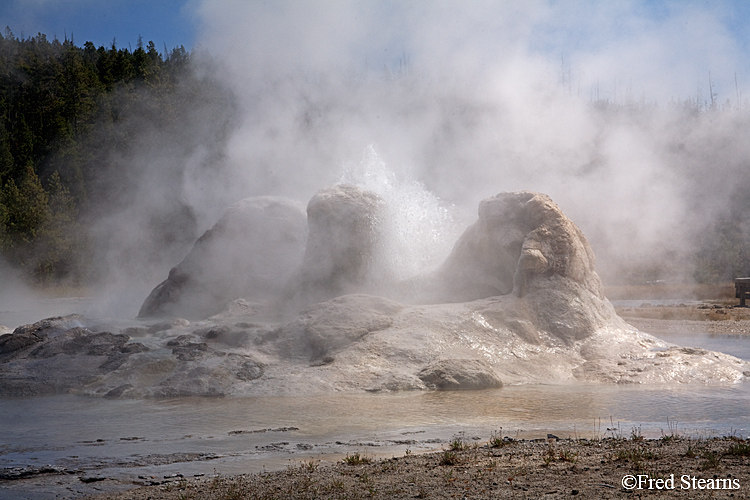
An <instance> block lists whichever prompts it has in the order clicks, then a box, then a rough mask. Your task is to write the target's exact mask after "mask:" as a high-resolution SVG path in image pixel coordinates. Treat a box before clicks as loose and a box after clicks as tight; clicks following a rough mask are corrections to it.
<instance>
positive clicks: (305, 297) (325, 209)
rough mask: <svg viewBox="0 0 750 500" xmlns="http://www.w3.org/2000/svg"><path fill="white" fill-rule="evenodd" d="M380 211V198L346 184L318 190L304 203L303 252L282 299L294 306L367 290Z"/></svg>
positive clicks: (371, 277) (382, 212) (371, 279)
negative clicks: (305, 212) (305, 209)
mask: <svg viewBox="0 0 750 500" xmlns="http://www.w3.org/2000/svg"><path fill="white" fill-rule="evenodd" d="M384 216H385V202H384V201H383V199H382V198H380V196H378V195H377V194H375V193H372V192H370V191H365V190H363V189H361V188H359V187H356V186H350V185H346V184H341V185H336V186H333V187H331V188H327V189H323V190H321V191H318V192H317V193H316V194H315V196H313V197H312V199H311V200H310V202H309V203H308V205H307V223H308V227H309V233H308V238H307V246H306V247H305V256H304V259H303V261H302V266H301V267H300V269H299V271H298V273H297V274H296V275H295V277H294V278H293V279H292V280H291V282H290V283H289V285H288V287H287V290H288V292H287V295H286V297H285V300H286V301H287V302H288V303H291V304H292V305H293V306H294V307H299V306H304V305H307V304H311V303H314V302H321V301H323V300H328V299H331V298H334V297H338V296H339V295H344V294H348V293H368V292H372V289H373V282H374V281H375V280H374V273H375V272H376V270H375V269H374V268H373V262H374V255H375V251H376V245H377V244H378V242H379V240H380V237H381V225H382V219H383V217H384Z"/></svg>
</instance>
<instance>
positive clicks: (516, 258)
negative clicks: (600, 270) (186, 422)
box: [0, 186, 750, 397]
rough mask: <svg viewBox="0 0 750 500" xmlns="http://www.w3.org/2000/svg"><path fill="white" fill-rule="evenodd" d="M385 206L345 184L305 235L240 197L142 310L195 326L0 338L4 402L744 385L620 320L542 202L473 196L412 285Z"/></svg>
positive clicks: (288, 219)
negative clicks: (385, 251) (391, 247)
mask: <svg viewBox="0 0 750 500" xmlns="http://www.w3.org/2000/svg"><path fill="white" fill-rule="evenodd" d="M384 203H385V202H384V201H383V200H382V199H381V198H380V197H378V196H377V195H375V194H373V193H370V192H367V191H364V190H362V189H360V188H357V187H354V186H335V187H333V188H329V189H326V190H323V191H321V192H319V193H318V194H317V195H316V196H315V197H313V199H312V200H311V201H310V204H309V205H308V209H307V214H308V217H307V223H308V227H309V229H307V228H305V227H304V226H303V225H302V224H301V223H300V220H303V219H304V215H301V212H299V211H296V210H297V209H295V208H294V204H293V202H289V201H285V200H279V199H270V198H259V199H249V200H246V201H244V202H241V203H240V204H238V205H237V206H236V207H235V208H234V209H232V210H230V211H229V212H228V214H227V215H225V217H223V218H222V220H221V221H219V222H218V223H217V225H216V226H215V227H214V228H212V229H211V230H209V231H208V232H207V233H206V234H205V235H204V236H203V237H201V239H200V240H198V242H196V245H195V247H194V249H193V251H192V252H191V253H190V255H188V257H187V258H186V259H185V260H184V261H183V262H182V263H180V264H179V265H178V266H177V267H175V268H174V269H173V270H172V271H171V272H170V276H169V278H168V279H167V281H165V282H164V283H162V284H161V285H159V286H158V287H157V288H156V289H154V291H153V292H152V293H151V295H150V296H149V297H148V299H147V300H146V302H145V303H144V306H143V308H142V309H141V315H142V316H152V315H166V316H167V317H170V316H174V315H177V314H179V315H180V316H191V317H193V318H201V317H203V318H204V319H197V320H195V321H194V322H192V323H191V322H189V321H188V320H186V319H180V318H175V319H171V320H169V321H163V320H162V321H160V322H155V321H154V320H150V321H148V320H141V321H139V322H137V323H135V324H133V325H129V326H128V327H127V328H121V329H120V330H119V331H116V332H115V333H107V327H106V326H97V325H96V324H94V323H93V322H92V321H90V320H86V319H85V318H80V317H75V318H62V319H58V320H54V321H45V322H40V323H36V324H34V325H29V326H26V327H21V328H18V329H16V331H15V332H14V333H13V334H12V335H5V336H2V337H0V394H40V393H48V392H77V393H85V394H91V395H100V396H106V397H154V396H156V397H160V396H188V395H190V396H193V395H198V396H217V395H237V396H243V395H263V394H274V395H278V394H311V393H316V392H330V391H361V390H368V391H381V390H411V389H420V390H424V389H435V390H462V389H482V388H489V387H499V386H501V385H502V384H518V383H565V382H574V381H588V382H612V383H652V382H654V383H657V382H698V383H726V382H737V381H740V380H742V379H744V378H746V377H747V376H750V367H748V363H746V362H744V361H742V360H739V359H737V358H734V357H732V356H728V355H724V354H721V353H713V352H709V351H706V350H703V349H691V348H680V347H676V346H670V345H668V344H666V343H664V342H662V341H660V340H659V339H657V338H655V337H653V336H651V335H647V334H644V333H641V332H639V331H638V330H637V329H635V328H634V327H632V326H630V325H628V324H627V323H625V322H624V321H623V320H622V319H620V318H619V317H618V316H617V315H616V313H615V311H614V308H613V307H612V305H611V304H610V303H609V301H608V300H607V299H606V298H605V297H604V295H603V293H602V287H601V283H600V280H599V277H598V275H597V274H596V271H595V266H594V255H593V252H592V251H591V248H590V246H589V244H588V242H587V241H586V238H585V237H584V235H583V234H582V233H581V231H580V229H578V227H576V225H575V224H573V223H572V222H571V221H570V220H569V219H568V218H567V217H566V216H565V215H564V214H563V213H562V212H561V211H560V209H559V208H558V207H557V205H555V204H554V203H553V202H552V200H550V198H549V197H547V196H545V195H542V194H538V193H531V192H515V193H502V194H499V195H497V196H494V197H492V198H488V199H486V200H484V201H482V202H481V204H480V206H479V218H478V220H477V222H476V223H475V224H473V225H472V226H470V227H469V228H467V229H466V231H465V232H464V234H463V235H462V236H461V237H460V238H459V240H458V241H457V243H456V244H455V247H454V249H453V251H452V252H451V254H450V255H449V256H448V258H447V259H446V260H445V262H444V263H443V264H442V265H441V266H440V267H439V268H438V269H437V270H435V271H434V272H432V273H431V274H429V275H426V276H421V277H415V278H413V279H410V280H409V281H408V283H386V282H384V278H383V277H384V276H386V277H387V276H390V275H391V274H390V273H388V272H386V271H387V270H384V269H379V268H378V266H379V265H382V264H379V263H382V262H384V260H383V259H377V258H374V257H375V256H376V254H377V252H378V251H379V249H381V248H382V247H381V245H380V241H381V240H380V238H381V227H382V223H383V220H382V218H383V217H385V216H386V215H385V214H386V213H387V211H386V210H384V206H385V205H384ZM235 220H236V221H237V222H233V221H235ZM308 230H309V236H307V233H308ZM219 240H221V244H219V243H218V242H219ZM214 242H217V243H216V244H215V247H214V246H213V245H214ZM305 242H306V243H305ZM227 243H228V244H229V245H228V246H227ZM266 243H267V244H270V247H269V246H265V244H266ZM224 259H228V260H227V262H226V263H228V264H229V265H228V266H225V265H224ZM227 277H230V278H231V280H230V282H231V283H232V284H231V286H227V287H226V288H224V289H221V287H220V285H221V283H223V280H224V279H226V278H227ZM279 277H282V278H283V279H282V280H281V281H279V280H278V278H279ZM220 308H221V309H222V310H221V312H219V313H218V314H214V315H213V316H210V317H208V318H205V315H206V314H211V312H213V311H214V310H217V309H220ZM81 367H85V373H86V376H81V375H82V374H81V373H80V370H79V368H81ZM53 381H54V383H52V382H53Z"/></svg>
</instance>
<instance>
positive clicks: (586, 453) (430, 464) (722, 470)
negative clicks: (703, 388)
mask: <svg viewBox="0 0 750 500" xmlns="http://www.w3.org/2000/svg"><path fill="white" fill-rule="evenodd" d="M749 447H750V444H749V443H748V441H746V440H742V439H738V438H735V437H730V438H721V439H709V440H698V441H693V440H688V439H685V438H681V437H679V436H676V435H675V436H672V438H671V439H669V440H668V441H665V440H662V439H659V440H645V439H641V438H632V437H631V439H625V438H605V439H594V440H584V439H581V440H578V439H565V440H560V441H552V440H543V439H540V440H534V441H511V442H509V443H507V444H506V445H504V446H503V447H502V448H495V447H492V444H491V443H483V444H482V445H481V446H477V447H473V446H469V447H464V448H463V449H460V450H443V451H442V452H438V453H431V454H424V455H411V456H406V457H399V458H395V457H394V458H392V459H386V460H373V461H372V462H370V463H367V464H360V465H349V464H346V463H344V462H338V463H337V464H334V465H331V466H321V467H315V468H311V467H307V466H303V467H290V468H288V469H287V470H285V471H278V472H271V473H263V474H255V475H243V476H236V477H222V476H219V477H215V478H213V479H202V480H193V481H182V482H180V483H179V484H176V485H174V486H172V487H167V486H155V487H148V488H141V489H137V490H131V491H128V492H125V493H118V494H110V495H104V496H100V497H97V498H100V499H101V498H109V499H118V500H124V499H128V500H146V499H151V500H157V499H168V500H172V499H179V500H187V499H195V500H197V499H201V500H233V499H241V498H242V499H250V498H253V499H271V498H275V499H313V498H327V499H365V498H378V499H407V498H446V499H448V498H477V499H478V498H482V499H484V498H550V499H553V498H570V497H571V496H573V495H574V496H576V498H585V499H602V498H635V497H634V496H632V494H633V493H635V494H638V493H644V492H638V491H635V492H628V491H626V490H624V489H622V487H621V480H622V478H623V476H624V475H626V474H647V475H649V476H650V477H653V478H660V477H668V476H669V475H670V474H674V475H676V476H677V477H678V478H679V477H681V475H689V476H691V477H692V476H695V477H698V478H716V477H722V478H732V479H734V480H736V481H738V482H739V484H740V485H741V486H742V490H740V491H739V492H738V491H720V492H701V491H691V490H679V489H677V490H675V491H669V492H667V493H668V496H667V497H663V498H696V497H700V498H703V497H705V495H701V493H709V494H712V497H713V493H720V494H719V495H716V496H717V497H720V498H727V497H729V496H730V494H735V495H734V496H735V497H739V498H744V496H742V495H743V494H744V491H745V488H746V487H747V485H750V467H749V466H750V457H748V453H750V452H748V451H747V450H748V448H749ZM446 455H448V459H446ZM678 481H679V479H678ZM737 493H739V494H740V495H739V496H738V495H736V494H737ZM696 495H697V496H696ZM638 497H640V496H639V495H638ZM649 497H650V495H649ZM655 498H662V497H661V496H658V495H656V496H655Z"/></svg>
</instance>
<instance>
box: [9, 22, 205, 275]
mask: <svg viewBox="0 0 750 500" xmlns="http://www.w3.org/2000/svg"><path fill="white" fill-rule="evenodd" d="M165 51H166V48H165ZM190 58H191V56H190V54H189V53H188V52H187V51H186V50H185V48H184V47H178V48H175V49H173V50H172V51H171V52H169V53H166V52H165V53H164V54H162V53H160V52H159V51H157V50H156V47H155V46H154V43H153V42H149V43H148V44H144V43H143V42H142V41H141V40H139V43H138V45H137V47H136V48H135V50H130V49H126V48H118V47H117V46H116V44H115V42H113V43H112V45H111V46H110V47H104V46H101V47H95V46H94V44H93V43H91V42H86V43H85V44H84V45H83V46H82V47H78V46H76V45H75V44H74V42H73V41H72V40H63V41H60V40H58V39H54V40H49V39H47V37H46V36H45V35H43V34H39V35H37V36H35V37H30V38H25V39H22V38H18V37H16V36H15V35H14V34H13V33H12V32H11V30H10V28H6V29H5V32H4V33H3V34H1V35H0V254H2V256H3V257H4V258H5V260H6V261H7V262H8V263H9V264H10V265H12V266H14V267H17V268H20V269H21V270H22V271H23V274H24V275H25V276H26V277H27V278H29V280H30V281H33V282H36V283H37V284H56V283H67V284H74V285H81V284H86V283H89V282H91V281H92V280H95V279H96V269H95V268H94V266H93V265H92V261H91V252H92V242H91V239H90V238H89V237H88V234H87V222H89V221H90V220H91V218H93V217H97V216H100V215H102V214H101V209H102V207H105V206H116V205H117V204H118V203H126V202H127V200H120V199H118V198H119V197H122V196H127V192H128V191H127V189H126V188H127V185H128V182H129V174H130V173H129V172H127V164H126V163H123V162H118V161H117V160H116V159H117V158H118V156H119V157H123V156H125V155H127V153H128V151H129V149H130V148H132V147H133V144H132V140H131V139H132V137H133V136H135V135H136V134H137V133H138V132H139V131H138V127H139V126H140V125H139V124H142V123H143V122H144V120H145V121H148V122H149V123H150V124H151V125H152V126H154V127H156V128H160V129H164V128H170V127H177V126H178V125H179V124H180V123H181V122H182V121H183V120H184V119H185V116H184V114H185V112H186V110H188V109H190V107H191V106H189V103H190V102H192V101H195V100H198V99H200V98H201V97H203V96H205V95H206V94H208V93H210V92H212V91H213V90H215V89H212V88H210V83H207V81H206V80H199V79H198V78H197V77H195V76H194V74H193V72H191V71H189V65H190ZM188 233H189V234H190V236H189V237H192V234H191V233H190V232H189V231H188ZM167 237H168V236H167Z"/></svg>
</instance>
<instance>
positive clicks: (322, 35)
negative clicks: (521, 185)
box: [0, 0, 750, 100]
mask: <svg viewBox="0 0 750 500" xmlns="http://www.w3.org/2000/svg"><path fill="white" fill-rule="evenodd" d="M248 15H250V16H251V17H249V18H248V17H246V16H248ZM358 22H359V23H361V24H358ZM0 25H1V27H2V28H4V27H5V26H8V27H10V29H11V30H12V31H13V32H14V34H15V35H16V36H23V37H29V36H35V35H36V34H37V33H39V32H42V33H45V34H46V35H47V36H48V37H49V38H53V37H57V38H60V39H62V38H64V37H65V36H67V37H69V38H70V37H73V39H74V41H75V42H76V43H77V44H79V45H82V44H83V43H84V42H86V41H92V42H94V44H95V45H96V46H100V45H104V46H109V45H110V44H111V43H112V41H113V39H114V40H116V43H117V46H119V47H131V48H135V46H136V43H137V41H138V37H139V36H142V37H143V41H144V42H148V41H154V43H155V44H156V46H157V48H158V49H159V50H160V51H162V50H164V47H165V46H166V47H167V49H168V50H171V49H172V48H174V47H178V46H180V45H183V46H185V48H187V49H188V50H191V49H193V48H194V47H196V46H201V47H206V48H208V49H209V50H213V51H218V50H222V49H223V48H226V46H227V44H229V43H232V42H234V43H237V42H239V40H235V39H233V38H236V37H238V36H243V35H244V36H245V39H246V42H247V43H246V46H247V45H250V43H249V42H250V40H254V41H257V40H259V39H260V40H265V41H266V42H268V43H269V44H270V43H276V42H280V41H281V38H276V37H277V36H278V35H281V36H284V37H287V38H286V40H289V39H291V40H295V39H296V40H297V41H298V42H299V43H302V44H305V45H306V47H304V48H302V49H300V50H299V52H300V53H301V54H304V56H303V57H309V55H310V52H311V51H310V50H309V47H310V46H311V47H316V44H319V43H324V44H328V46H320V47H316V48H319V49H320V50H318V51H316V53H319V54H321V57H324V56H326V55H331V56H332V57H335V58H336V60H337V61H339V62H340V61H341V60H342V58H344V59H345V58H346V57H349V56H352V57H353V58H356V59H358V60H359V61H361V62H362V64H363V65H364V64H365V63H369V64H371V65H372V64H379V63H380V62H381V60H382V59H383V58H386V57H390V58H391V60H393V59H395V58H398V57H401V56H402V55H406V56H407V57H409V58H410V59H411V60H413V61H414V60H419V62H425V59H427V58H428V57H429V54H430V52H432V53H433V54H434V57H435V58H444V57H446V51H449V52H453V53H454V54H449V55H455V54H458V55H461V56H462V58H463V59H464V64H466V65H467V66H471V65H481V64H485V63H488V62H489V63H491V64H492V63H494V62H496V61H497V60H498V59H502V58H507V57H509V56H508V53H507V49H508V48H509V47H511V48H512V50H523V51H525V52H529V53H532V54H537V55H539V56H540V57H543V58H545V59H548V60H556V61H559V63H560V64H559V67H560V73H561V74H565V75H566V77H568V78H569V85H570V88H571V91H574V92H577V93H579V94H581V93H594V92H598V93H599V97H604V98H609V99H617V98H618V95H617V94H618V92H619V94H620V95H619V97H620V98H622V97H623V96H624V95H625V93H626V92H629V93H631V94H632V95H634V96H635V97H636V98H638V97H640V96H642V95H644V94H645V96H646V97H647V98H649V99H653V100H664V99H670V98H672V97H675V98H685V97H686V96H688V95H691V94H695V93H697V92H698V88H699V87H701V89H703V90H704V93H707V92H706V91H705V88H706V87H708V74H709V72H711V76H712V78H713V79H714V80H716V82H712V83H716V85H717V89H718V90H721V91H723V94H724V95H725V96H727V95H730V94H734V93H735V89H734V73H735V72H736V73H737V77H738V79H739V80H740V86H742V85H741V83H742V81H743V80H744V79H745V78H746V79H747V80H748V81H750V68H748V58H747V55H748V50H750V30H748V29H747V28H748V27H749V26H750V2H747V1H746V0H710V1H709V0H693V1H691V0H676V1H670V0H652V1H607V2H601V1H583V0H581V1H577V0H565V1H559V0H548V1H536V0H523V1H520V0H505V1H503V0H493V1H478V0H474V1H468V2H466V1H461V2H458V1H451V0H449V1H439V0H433V1H427V0H424V1H416V0H411V1H409V0H399V1H388V0H384V1H378V2H374V1H353V2H345V1H341V0H329V1H316V2H310V1H305V2H303V1H283V0H275V1H270V2H264V1H250V0H3V1H2V2H0ZM228 35H229V36H228ZM286 40H284V41H286ZM511 41H515V43H512V44H511V43H510V42H511ZM330 44H334V45H335V49H336V50H332V49H333V48H334V47H331V46H330ZM254 45H256V46H257V45H264V46H263V47H262V49H263V50H265V51H266V53H268V54H273V57H277V55H278V54H277V52H276V51H274V50H269V47H268V46H265V44H262V43H261V44H258V43H254ZM291 46H292V47H293V46H294V44H293V43H292V45H291ZM478 46H481V47H483V48H484V49H483V50H482V51H477V50H476V48H477V47H478ZM467 47H468V49H469V50H466V49H467ZM499 47H502V48H503V51H504V52H505V53H504V54H499V53H498V51H497V50H493V49H495V48H499ZM456 59H460V58H458V57H457V58H456ZM314 62H317V63H321V62H330V61H324V60H323V59H321V60H318V61H314ZM428 64H429V62H428ZM451 68H452V69H456V67H455V60H454V61H452V66H451ZM654 75H659V79H660V81H659V82H658V83H657V82H654V81H653V80H654ZM665 76H668V78H665ZM584 97H586V96H584ZM720 97H721V96H720Z"/></svg>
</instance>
